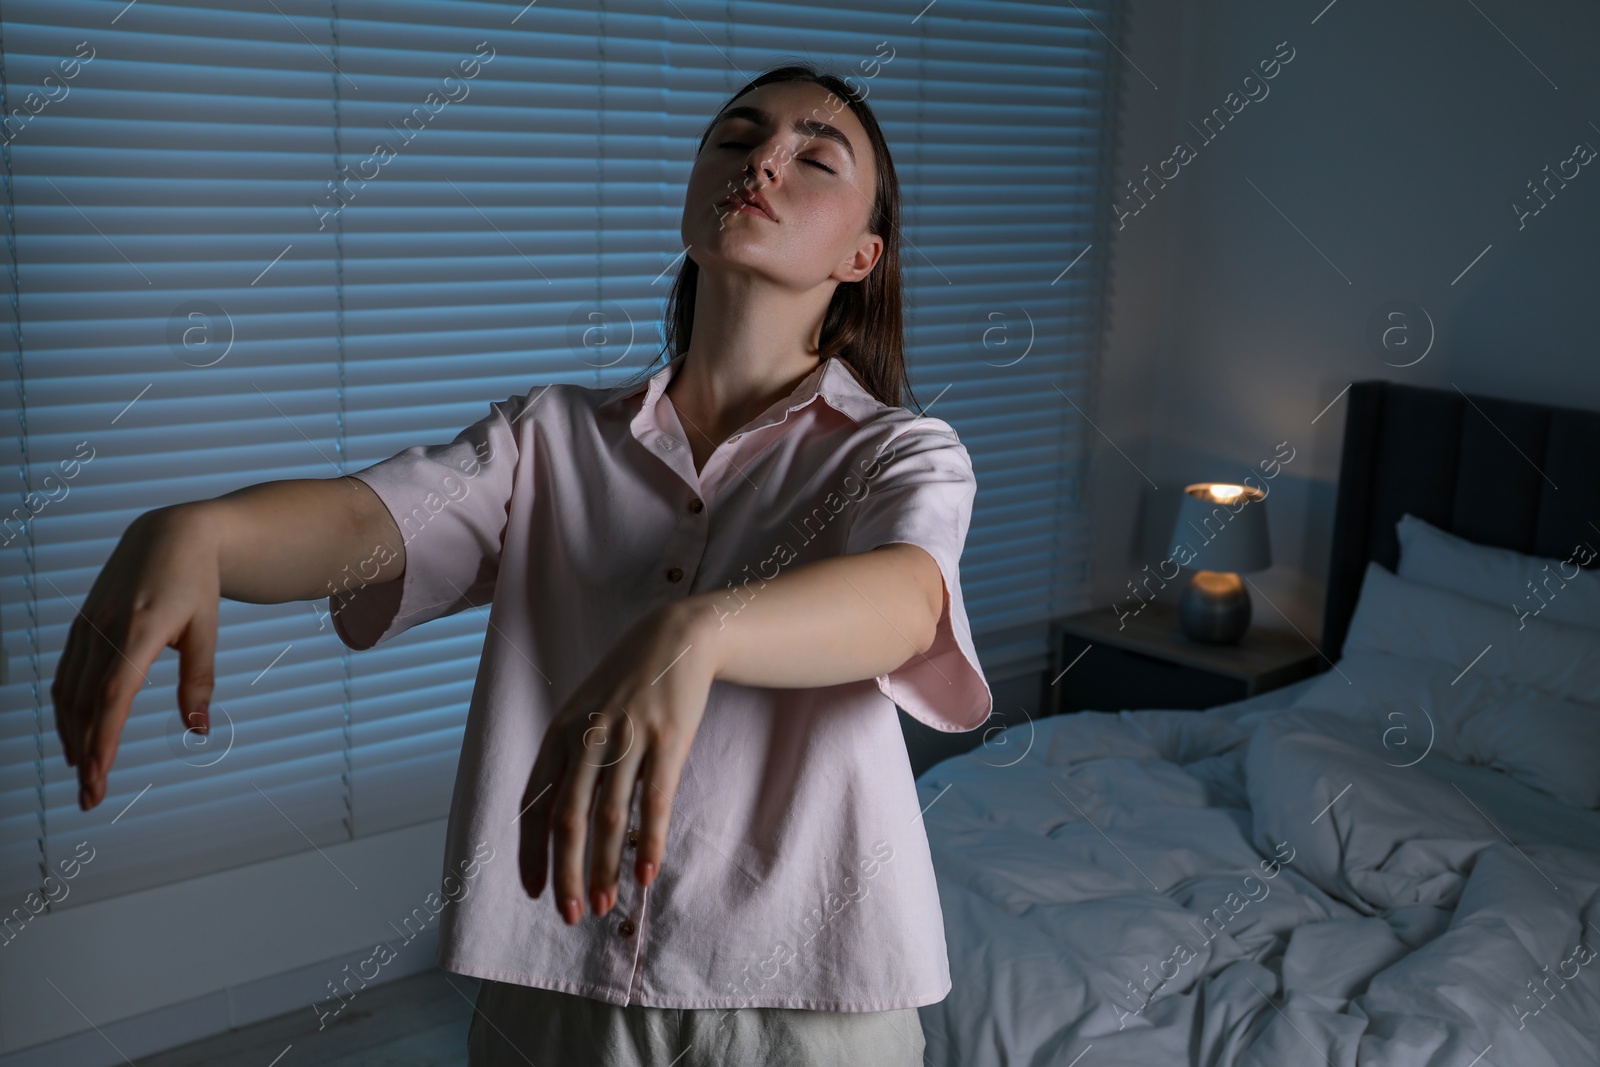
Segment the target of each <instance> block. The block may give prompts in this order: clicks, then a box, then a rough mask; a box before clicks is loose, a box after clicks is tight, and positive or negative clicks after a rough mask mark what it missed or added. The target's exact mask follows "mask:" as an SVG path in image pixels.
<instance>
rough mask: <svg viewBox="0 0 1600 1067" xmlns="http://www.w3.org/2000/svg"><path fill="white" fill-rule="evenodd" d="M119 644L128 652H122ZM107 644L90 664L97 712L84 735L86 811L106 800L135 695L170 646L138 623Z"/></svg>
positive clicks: (81, 772) (90, 691)
mask: <svg viewBox="0 0 1600 1067" xmlns="http://www.w3.org/2000/svg"><path fill="white" fill-rule="evenodd" d="M119 644H120V645H122V646H123V647H124V648H125V651H119V648H118V645H119ZM106 646H107V654H106V656H105V657H104V659H103V660H98V661H93V660H92V661H91V663H90V667H91V676H90V678H89V679H88V681H89V682H90V686H89V694H88V695H89V696H90V698H91V699H92V700H93V705H92V707H93V712H92V715H91V717H90V723H89V730H88V734H87V736H86V737H85V738H84V744H83V752H84V760H83V767H82V770H80V774H79V780H80V782H83V778H84V775H85V774H87V776H88V781H87V782H86V783H84V785H83V789H82V790H81V793H82V795H80V798H79V804H80V806H82V805H83V804H84V803H85V802H87V807H84V808H83V810H84V811H88V810H89V809H90V808H93V807H95V806H96V805H97V804H99V803H100V802H101V801H102V800H104V799H105V795H106V776H107V774H109V773H110V771H111V764H112V762H113V761H114V760H115V759H116V756H117V746H118V742H119V741H120V739H121V737H122V727H123V725H124V724H125V723H126V722H127V721H128V715H129V714H130V713H131V712H132V710H133V701H134V698H135V697H137V696H138V695H139V690H140V689H142V688H143V687H144V684H145V676H146V674H147V673H148V672H149V670H150V665H151V664H152V663H154V662H155V659H156V657H157V656H158V655H160V654H161V650H162V649H163V648H164V647H166V642H165V640H163V639H162V637H161V636H160V635H158V634H156V633H155V632H154V631H153V630H151V629H150V628H149V626H147V625H146V626H139V625H135V626H133V627H130V629H129V631H128V639H127V641H125V642H106ZM101 664H104V665H103V666H101ZM96 670H98V671H99V673H100V674H102V675H103V677H104V680H103V681H99V682H97V681H96V676H95V673H94V672H95V671H96Z"/></svg>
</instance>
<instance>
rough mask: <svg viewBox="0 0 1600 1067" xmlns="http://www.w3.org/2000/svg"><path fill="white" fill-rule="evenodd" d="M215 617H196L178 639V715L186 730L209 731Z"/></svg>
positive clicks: (213, 689) (214, 615) (210, 614)
mask: <svg viewBox="0 0 1600 1067" xmlns="http://www.w3.org/2000/svg"><path fill="white" fill-rule="evenodd" d="M216 654H217V617H216V614H215V613H214V612H213V613H200V614H196V615H195V617H194V618H192V619H190V620H189V625H188V626H186V627H184V630H183V635H182V636H181V637H179V638H178V713H179V714H180V715H182V716H183V725H184V726H185V727H187V728H188V729H190V730H198V731H200V732H201V733H209V732H210V730H211V695H212V693H213V692H214V691H215V689H216V683H217V679H216Z"/></svg>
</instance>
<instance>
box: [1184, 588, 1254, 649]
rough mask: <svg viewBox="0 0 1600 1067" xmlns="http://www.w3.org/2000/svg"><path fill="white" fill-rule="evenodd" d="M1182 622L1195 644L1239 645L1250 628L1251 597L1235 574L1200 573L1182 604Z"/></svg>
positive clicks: (1188, 589) (1185, 631)
mask: <svg viewBox="0 0 1600 1067" xmlns="http://www.w3.org/2000/svg"><path fill="white" fill-rule="evenodd" d="M1178 621H1179V622H1180V623H1181V624H1182V626H1183V632H1184V634H1185V635H1187V636H1188V638H1189V639H1190V640H1191V641H1198V642H1200V643H1201V644H1205V645H1236V644H1238V643H1239V638H1241V637H1243V636H1244V634H1245V631H1246V630H1248V629H1249V628H1250V594H1249V592H1248V591H1246V590H1245V587H1244V579H1242V578H1240V577H1239V576H1238V575H1237V574H1235V573H1234V572H1232V571H1196V572H1195V574H1194V577H1193V578H1191V579H1190V580H1189V584H1188V585H1187V586H1186V587H1184V590H1183V596H1182V597H1181V598H1180V599H1179V601H1178Z"/></svg>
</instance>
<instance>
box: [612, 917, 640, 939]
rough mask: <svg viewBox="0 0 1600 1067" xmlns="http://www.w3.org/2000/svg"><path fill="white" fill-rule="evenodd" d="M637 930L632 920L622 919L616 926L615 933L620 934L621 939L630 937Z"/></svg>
mask: <svg viewBox="0 0 1600 1067" xmlns="http://www.w3.org/2000/svg"><path fill="white" fill-rule="evenodd" d="M637 929H638V927H637V926H635V925H633V920H632V919H623V920H622V921H621V922H619V923H618V924H617V933H619V934H621V935H622V936H623V937H632V936H633V934H634V931H635V930H637Z"/></svg>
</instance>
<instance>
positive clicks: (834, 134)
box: [716, 105, 856, 163]
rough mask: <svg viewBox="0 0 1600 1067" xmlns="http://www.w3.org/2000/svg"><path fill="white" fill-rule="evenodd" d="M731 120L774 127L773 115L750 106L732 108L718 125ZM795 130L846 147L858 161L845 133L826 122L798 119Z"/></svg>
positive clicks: (725, 112) (720, 116)
mask: <svg viewBox="0 0 1600 1067" xmlns="http://www.w3.org/2000/svg"><path fill="white" fill-rule="evenodd" d="M729 119H747V120H748V121H750V122H754V123H756V124H757V125H758V126H770V125H772V116H771V115H769V114H767V113H766V112H765V111H763V110H761V109H760V108H759V107H750V106H748V105H741V106H739V107H730V108H729V109H728V110H726V111H724V112H723V113H722V114H721V115H718V116H717V122H716V124H718V125H720V124H721V123H724V122H726V121H728V120H729ZM794 130H795V132H796V133H801V134H804V135H806V136H807V137H820V138H822V139H823V140H825V141H835V142H837V143H838V144H840V145H842V146H843V147H844V151H845V154H846V155H848V156H849V157H850V162H852V163H854V162H855V161H856V150H855V149H854V148H852V147H851V145H850V138H848V137H846V136H845V135H844V133H843V131H841V130H840V129H838V128H837V127H835V126H830V125H828V124H827V123H826V122H819V121H818V120H816V119H796V120H795V122H794Z"/></svg>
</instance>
